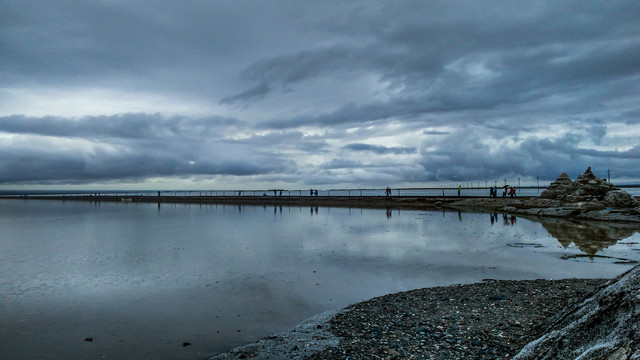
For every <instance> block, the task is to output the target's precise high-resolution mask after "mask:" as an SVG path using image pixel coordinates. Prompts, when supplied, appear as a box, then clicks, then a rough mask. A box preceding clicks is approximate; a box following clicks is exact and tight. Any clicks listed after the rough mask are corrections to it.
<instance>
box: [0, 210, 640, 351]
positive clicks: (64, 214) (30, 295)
mask: <svg viewBox="0 0 640 360" xmlns="http://www.w3.org/2000/svg"><path fill="white" fill-rule="evenodd" d="M638 242H640V237H639V235H638V234H637V232H636V229H634V228H628V227H625V226H617V225H615V226H614V225H611V224H594V223H589V224H583V223H572V222H567V221H561V220H548V221H545V222H544V223H540V222H536V221H531V220H527V219H524V218H515V217H503V215H501V214H496V215H495V216H493V215H490V214H474V213H461V214H460V213H457V212H444V213H443V212H437V211H435V212H432V211H405V210H402V211H398V210H384V209H382V210H368V209H346V208H344V209H343V208H309V207H303V208H300V207H274V206H267V207H261V206H257V207H254V206H242V207H238V206H229V205H227V206H223V205H208V206H205V205H172V204H163V205H162V206H160V207H159V206H158V205H155V204H135V203H100V204H95V203H85V202H56V201H33V200H30V201H20V200H0V274H2V277H1V278H0V358H3V359H5V358H7V359H9V358H12V359H20V358H23V359H36V358H37V359H48V358H50V359H72V358H73V359H76V358H83V359H103V358H110V359H127V358H129V359H141V358H159V359H201V358H206V357H208V356H212V355H215V354H217V353H218V352H222V351H225V350H228V349H230V348H232V347H234V346H238V345H241V344H244V343H247V342H250V341H252V340H255V339H257V338H260V337H262V336H266V335H268V334H271V333H274V332H277V331H280V330H283V329H285V328H288V327H291V326H293V325H295V324H297V323H298V322H300V321H302V320H304V319H306V318H308V317H310V316H313V315H315V314H317V313H320V312H323V311H326V310H330V309H339V308H342V307H344V306H346V305H348V304H351V303H354V302H358V301H361V300H365V299H369V298H371V297H374V296H379V295H383V294H387V293H391V292H398V291H403V290H409V289H415V288H422V287H429V286H436V285H449V284H457V283H472V282H477V281H481V280H482V279H485V278H496V279H535V278H556V279H559V278H570V277H613V276H615V275H618V274H620V273H622V272H623V271H625V270H627V269H629V268H630V267H631V266H632V265H633V262H634V261H638V260H640V251H639V250H640V246H639V245H638ZM89 337H90V338H92V339H93V341H92V342H87V341H84V340H85V338H89ZM183 342H189V343H190V344H191V345H190V346H187V347H183Z"/></svg>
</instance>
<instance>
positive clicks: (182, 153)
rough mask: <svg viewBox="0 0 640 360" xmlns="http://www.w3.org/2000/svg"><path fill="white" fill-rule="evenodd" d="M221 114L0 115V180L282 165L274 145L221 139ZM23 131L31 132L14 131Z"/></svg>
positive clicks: (249, 170)
mask: <svg viewBox="0 0 640 360" xmlns="http://www.w3.org/2000/svg"><path fill="white" fill-rule="evenodd" d="M238 125H240V123H239V122H238V121H237V120H235V119H229V118H204V119H183V118H170V119H164V118H161V117H160V116H159V115H144V114H127V115H118V116H111V117H107V116H103V117H87V118H81V119H63V118H52V117H45V118H27V117H23V116H11V117H4V118H0V135H5V134H11V135H13V136H14V138H13V139H12V140H10V141H2V142H0V183H4V184H8V183H31V182H48V183H51V182H60V183H63V182H71V183H88V182H92V181H105V180H128V181H132V180H134V181H136V180H137V181H141V180H144V179H146V178H150V177H161V176H169V177H176V176H177V177H189V176H194V175H238V176H244V175H259V174H269V173H280V172H286V171H289V170H288V169H289V168H291V167H292V166H293V164H292V162H291V161H290V160H288V159H286V158H283V157H282V156H281V155H280V154H279V153H277V152H270V151H265V150H263V149H262V148H259V147H255V146H249V145H244V144H241V143H238V142H236V141H233V140H229V139H225V138H224V134H225V133H226V132H227V131H228V128H230V127H232V128H236V127H237V126H238ZM25 135H37V137H29V138H24V139H23V138H22V137H21V136H25Z"/></svg>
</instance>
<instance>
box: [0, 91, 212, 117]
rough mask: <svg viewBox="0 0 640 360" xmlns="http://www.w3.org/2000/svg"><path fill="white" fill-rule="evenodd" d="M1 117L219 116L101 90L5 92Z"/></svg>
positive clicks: (180, 102)
mask: <svg viewBox="0 0 640 360" xmlns="http://www.w3.org/2000/svg"><path fill="white" fill-rule="evenodd" d="M0 92H1V93H2V94H3V96H2V98H3V99H2V100H0V116H10V115H17V114H20V115H25V116H48V115H49V116H64V117H84V116H104V115H116V114H123V113H150V114H155V113H162V114H164V115H169V116H170V115H184V116H205V115H210V114H213V113H216V112H219V111H220V109H218V108H217V107H216V106H215V105H213V104H210V103H206V104H205V103H197V102H194V101H191V100H184V99H179V98H177V97H173V96H171V97H168V96H163V95H156V94H152V93H134V92H121V91H117V90H110V89H100V88H84V89H79V88H73V89H54V88H4V89H2V90H0Z"/></svg>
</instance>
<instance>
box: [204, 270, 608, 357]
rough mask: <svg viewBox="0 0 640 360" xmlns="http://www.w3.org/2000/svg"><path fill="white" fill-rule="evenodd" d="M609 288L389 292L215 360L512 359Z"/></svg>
mask: <svg viewBox="0 0 640 360" xmlns="http://www.w3.org/2000/svg"><path fill="white" fill-rule="evenodd" d="M605 283H606V280H604V279H566V280H525V281H512V280H489V279H487V280H485V281H483V282H481V283H477V284H470V285H454V286H447V287H435V288H426V289H419V290H412V291H407V292H401V293H397V294H389V295H385V296H381V297H377V298H374V299H371V300H367V301H363V302H360V303H357V304H354V305H351V306H349V307H347V308H346V309H344V310H342V311H340V312H338V313H337V314H335V315H332V314H322V315H321V316H319V317H317V318H315V319H311V320H310V321H307V322H305V323H303V324H301V325H300V326H298V327H296V328H294V329H291V330H289V331H287V332H284V333H281V334H277V335H274V336H270V337H267V338H264V339H261V340H259V341H258V342H256V343H253V344H250V345H247V346H244V347H240V348H237V349H234V350H232V351H230V352H228V353H225V354H222V355H219V356H216V357H214V358H213V359H216V360H232V359H233V360H235V359H276V360H277V359H306V360H329V359H345V360H346V359H510V358H512V357H513V356H514V355H515V354H517V353H518V351H520V350H521V349H522V348H523V347H524V346H525V345H526V344H527V343H529V342H530V341H532V340H534V339H536V338H538V337H540V336H541V335H543V333H542V332H543V330H544V329H545V328H546V327H547V326H548V324H547V321H548V319H550V318H551V317H552V316H553V315H555V314H558V313H559V312H561V311H563V310H564V309H566V308H567V307H569V306H570V304H571V303H574V302H576V301H580V300H582V299H584V298H586V297H587V296H588V295H590V294H592V293H593V292H594V291H596V290H597V289H599V288H600V287H601V286H602V285H603V284H605Z"/></svg>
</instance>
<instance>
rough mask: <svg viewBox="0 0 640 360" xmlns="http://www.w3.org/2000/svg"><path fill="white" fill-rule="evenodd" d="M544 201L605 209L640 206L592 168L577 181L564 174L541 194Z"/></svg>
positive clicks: (626, 193) (629, 195)
mask: <svg viewBox="0 0 640 360" xmlns="http://www.w3.org/2000/svg"><path fill="white" fill-rule="evenodd" d="M540 197H541V198H543V199H553V200H559V201H562V202H564V203H584V202H587V203H596V204H600V205H602V206H603V207H615V208H633V207H637V206H639V205H640V204H639V203H638V201H637V200H636V199H635V198H634V197H633V196H631V194H629V193H628V192H626V191H622V190H620V189H619V188H617V187H615V186H614V185H613V184H611V183H608V182H606V181H605V180H602V179H600V178H598V177H597V176H595V175H594V174H593V172H592V171H591V167H589V168H587V170H586V171H585V172H584V174H582V175H579V176H578V178H577V179H576V180H575V181H571V178H569V176H568V175H567V174H566V173H562V174H561V175H560V177H558V179H557V180H556V181H554V182H553V183H552V184H551V185H549V187H548V188H547V190H545V191H543V192H542V194H540Z"/></svg>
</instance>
